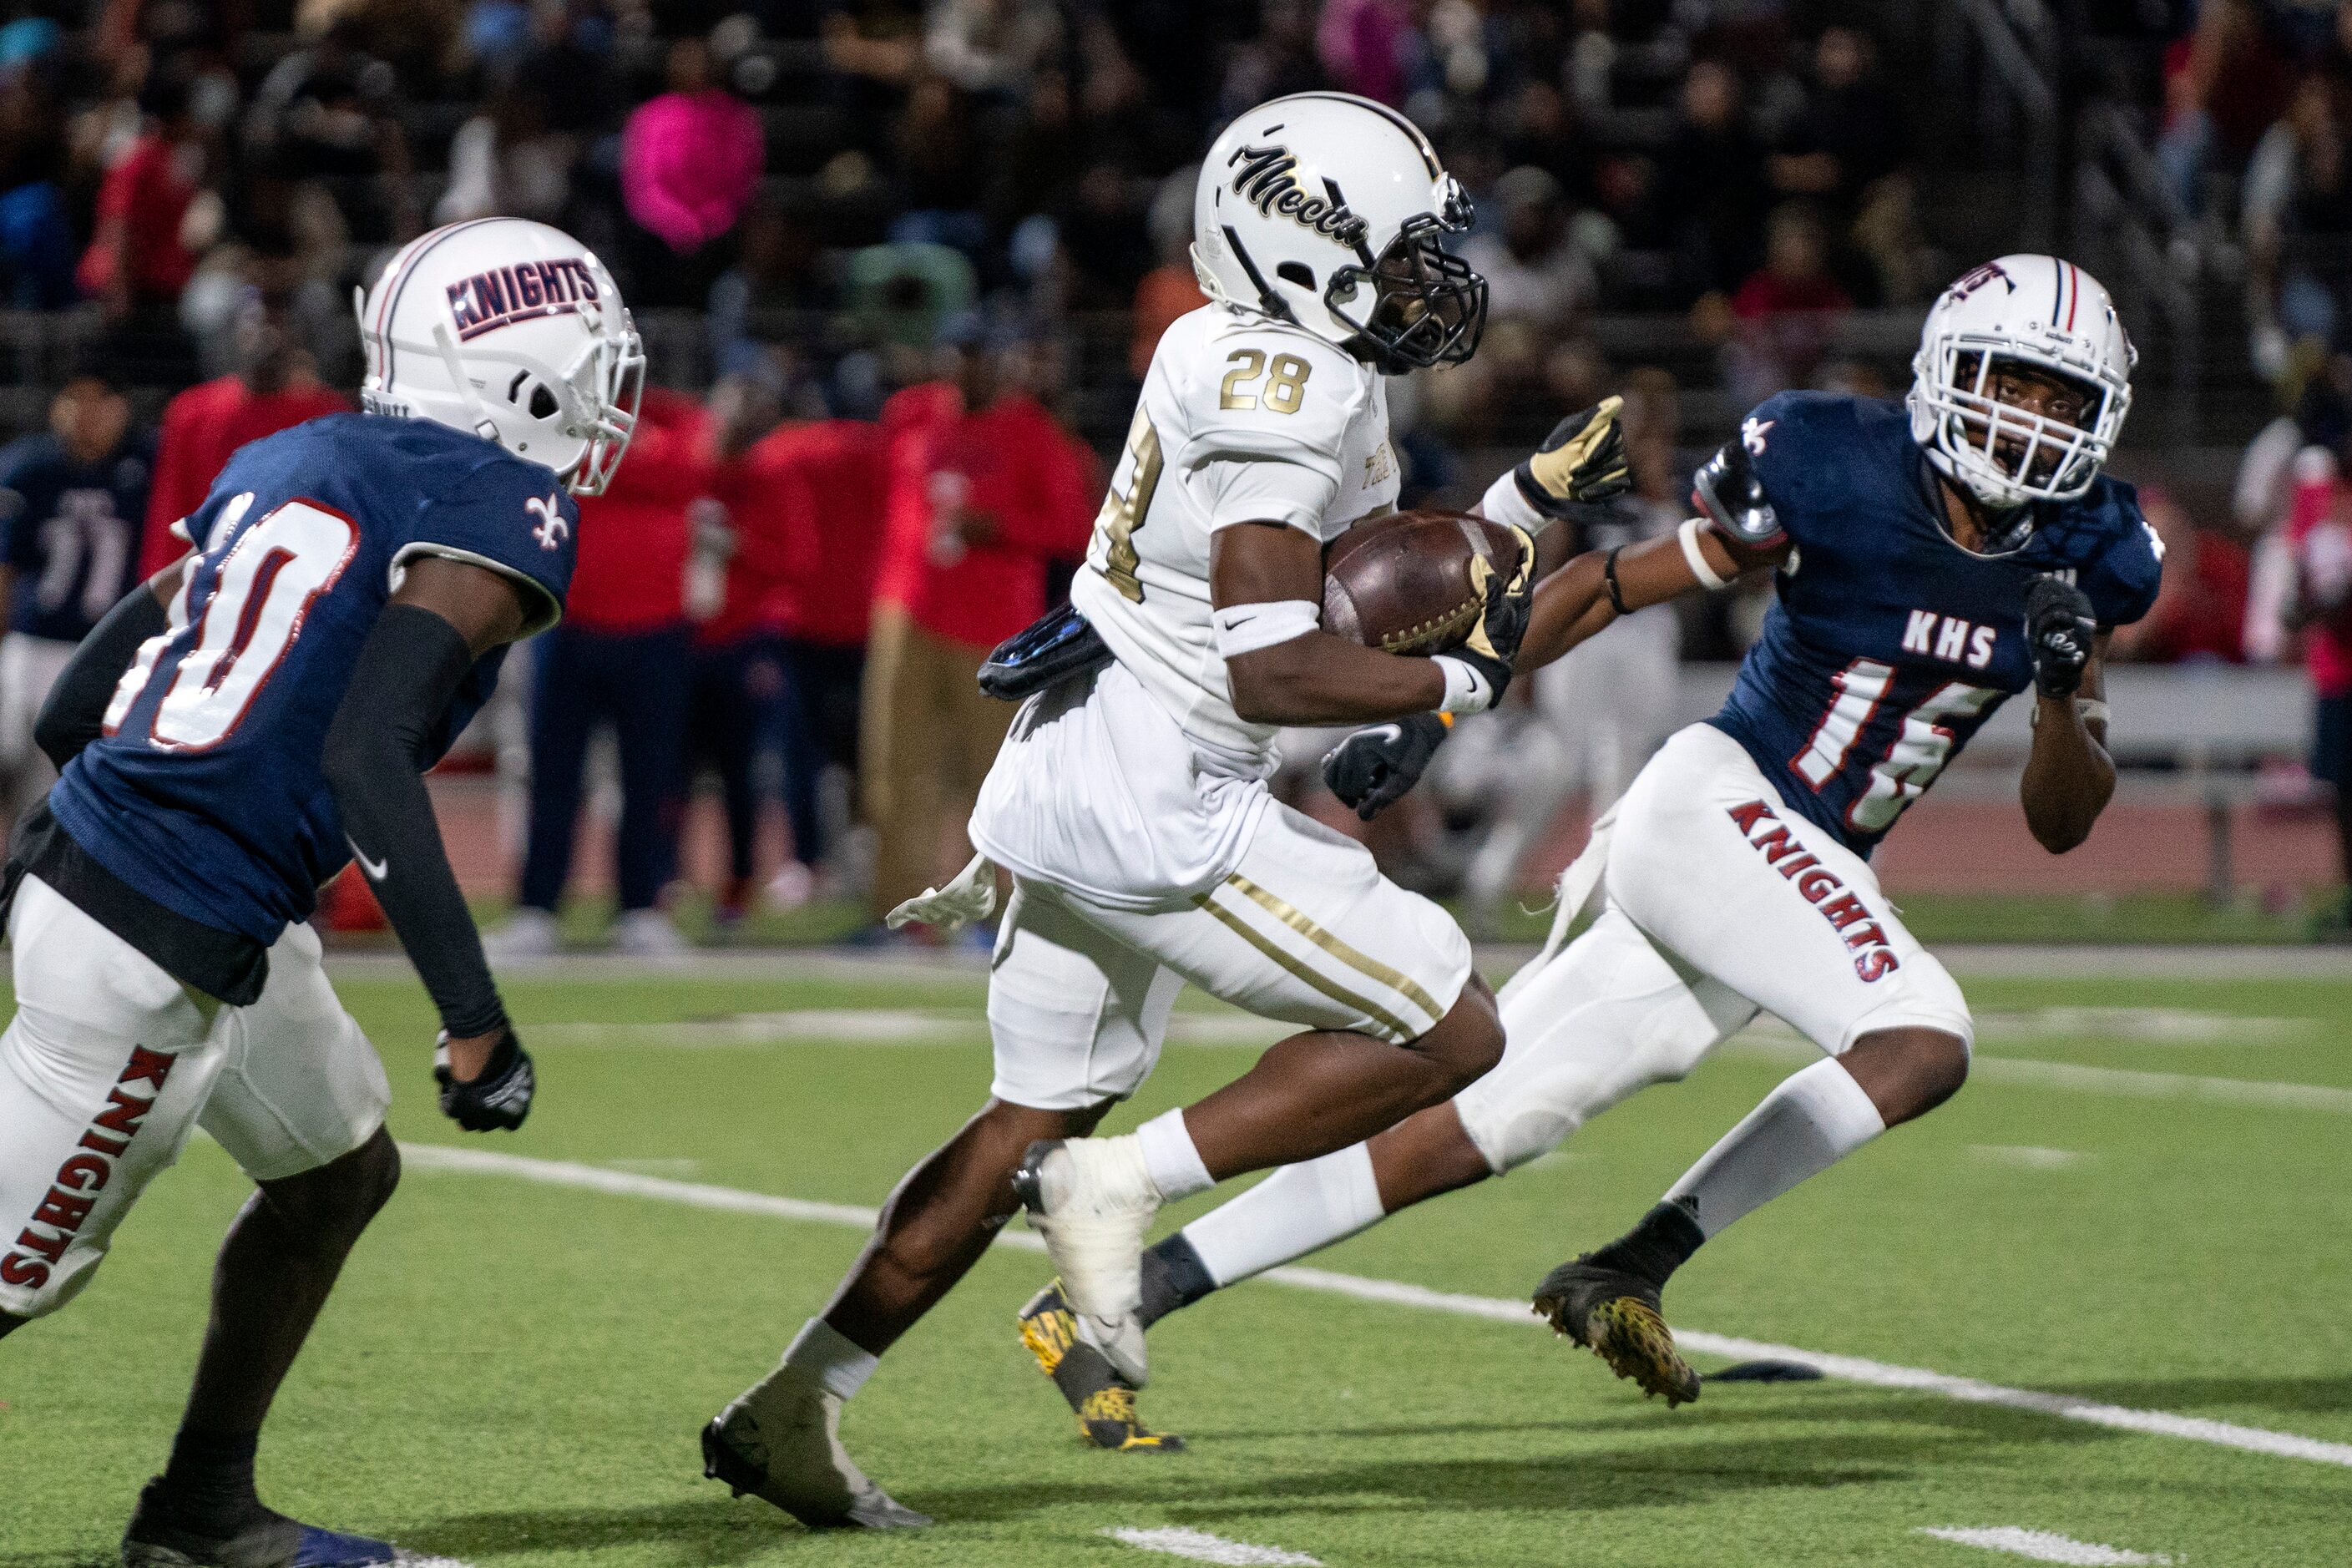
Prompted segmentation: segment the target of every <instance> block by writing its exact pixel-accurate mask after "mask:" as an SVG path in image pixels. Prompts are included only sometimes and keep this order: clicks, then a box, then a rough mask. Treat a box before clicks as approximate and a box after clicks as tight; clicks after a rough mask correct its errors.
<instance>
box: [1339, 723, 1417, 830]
mask: <svg viewBox="0 0 2352 1568" xmlns="http://www.w3.org/2000/svg"><path fill="white" fill-rule="evenodd" d="M1446 733H1447V731H1446V724H1445V721H1444V720H1443V719H1440V718H1439V717H1438V716H1437V715H1436V714H1434V713H1415V714H1414V715H1412V717H1411V718H1409V719H1399V720H1397V721H1394V722H1393V723H1388V724H1375V725H1373V726H1372V727H1371V728H1370V729H1368V730H1359V731H1356V732H1355V733H1354V734H1352V735H1350V736H1349V737H1348V738H1347V739H1346V740H1344V741H1342V742H1339V744H1338V745H1336V746H1334V747H1332V748H1331V749H1330V750H1329V751H1328V752H1324V753H1323V782H1324V783H1325V784H1328V785H1330V786H1331V793H1332V794H1333V795H1338V796H1339V804H1340V805H1344V806H1347V807H1348V808H1349V810H1351V811H1353V812H1354V813H1355V814H1356V815H1357V816H1360V817H1362V818H1363V819H1364V820H1365V821H1366V822H1370V820H1371V819H1372V818H1374V817H1375V816H1379V815H1380V814H1381V812H1383V811H1386V810H1387V809H1388V808H1389V807H1390V806H1391V805H1395V804H1396V803H1397V801H1398V800H1400V799H1401V798H1402V796H1403V795H1404V792H1405V791H1407V790H1409V789H1411V788H1412V786H1413V785H1414V784H1419V783H1420V782H1421V775H1422V771H1423V769H1425V768H1427V767H1428V766H1429V759H1430V758H1432V757H1433V756H1435V755H1437V748H1438V747H1440V746H1442V745H1444V743H1445V736H1446Z"/></svg>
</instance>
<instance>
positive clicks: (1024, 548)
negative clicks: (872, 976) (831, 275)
mask: <svg viewBox="0 0 2352 1568" xmlns="http://www.w3.org/2000/svg"><path fill="white" fill-rule="evenodd" d="M940 339H941V341H940V350H939V354H940V362H941V370H942V373H943V374H942V378H941V379H940V380H938V381H934V382H929V383H926V384H922V385H920V386H911V387H908V389H907V390H906V391H904V392H901V393H899V394H898V395H896V396H894V397H893V398H891V400H890V401H889V402H888V403H887V404H886V405H884V407H883V410H882V424H883V427H884V430H885V431H886V433H887V437H888V440H889V443H890V447H889V489H888V495H887V502H886V504H885V518H886V531H885V539H884V544H883V554H882V566H881V581H880V584H879V586H878V589H877V594H876V603H875V611H874V626H873V636H872V640H871V642H870V644H869V647H868V651H867V657H866V681H865V721H864V752H865V766H864V773H865V787H866V815H867V818H868V820H869V821H871V822H872V824H873V825H874V829H875V834H876V864H875V873H874V893H873V909H874V913H875V914H876V916H877V919H878V918H879V916H880V915H881V914H882V913H883V912H884V911H886V910H889V909H890V908H891V907H892V906H893V905H895V904H897V903H898V902H899V901H901V900H905V899H908V898H911V897H913V896H914V895H915V894H917V893H919V892H921V891H922V890H923V889H924V888H925V887H927V886H929V885H930V884H932V883H934V882H937V881H940V879H942V877H943V876H944V875H945V874H946V873H948V872H949V871H951V870H952V869H953V868H954V867H955V866H957V865H961V863H962V861H963V860H964V859H965V858H967V857H968V856H969V855H970V853H971V850H970V847H969V846H968V845H967V844H965V842H964V837H963V821H964V818H965V817H966V816H969V815H970V814H971V804H972V801H973V799H974V798H975V797H976V796H977V795H978V794H979V790H980V783H981V780H982V778H984V777H985V776H986V775H987V773H988V768H989V764H990V763H992V761H994V759H995V756H996V748H997V746H998V744H999V743H1000V742H1002V741H1003V739H1004V731H1005V726H1006V725H1007V724H1008V723H1009V722H1010V721H1011V720H1012V717H1013V710H1012V709H1011V708H1010V707H1008V706H1007V705H1005V704H1004V703H1002V702H997V701H992V700H990V699H988V698H986V697H983V696H982V695H981V693H980V689H979V686H978V685H977V683H976V682H977V677H978V675H979V672H980V666H981V663H982V660H984V659H985V658H987V657H988V653H989V650H990V649H991V648H992V647H994V646H995V645H996V644H997V643H999V642H1002V641H1003V639H1004V638H1006V637H1011V636H1012V635H1013V633H1015V632H1017V631H1019V630H1021V628H1022V627H1024V626H1027V625H1028V624H1029V623H1030V622H1031V621H1034V620H1035V619H1036V618H1037V617H1038V616H1041V615H1043V614H1044V613H1045V607H1046V606H1045V574H1046V563H1047V562H1048V561H1050V560H1052V559H1055V558H1056V557H1060V558H1069V557H1074V556H1076V555H1077V554H1078V553H1079V552H1081V551H1082V550H1084V549H1085V548H1086V540H1087V528H1088V526H1089V523H1090V522H1091V520H1092V511H1093V508H1092V504H1091V503H1092V500H1093V499H1094V498H1093V497H1091V496H1090V495H1088V494H1087V480H1088V475H1089V465H1088V463H1087V459H1086V458H1085V457H1084V456H1083V455H1082V452H1081V449H1080V448H1079V447H1078V446H1077V444H1076V442H1075V441H1074V440H1073V439H1072V438H1071V437H1069V436H1068V434H1067V433H1066V432H1065V431H1064V430H1063V428H1062V426H1060V425H1059V424H1058V423H1057V422H1056V421H1055V418H1054V416H1052V415H1051V414H1050V413H1048V412H1046V410H1045V407H1044V405H1041V404H1039V403H1038V402H1037V400H1036V399H1035V398H1034V397H1033V396H1031V395H1029V393H1028V392H1027V391H1026V390H1024V388H1023V387H1022V386H1021V385H1020V384H1019V383H1018V382H1017V381H1016V380H1015V379H1014V378H1013V376H1011V375H1008V374H1006V372H1007V370H1008V368H1011V367H1012V366H1013V365H1016V364H1017V363H1018V360H1019V356H1018V353H1017V345H1013V344H1009V343H1004V342H987V341H984V333H983V329H982V326H981V324H980V323H979V321H977V320H976V319H975V318H970V317H966V318H962V319H960V320H955V321H950V322H949V323H948V325H947V326H946V327H944V328H943V329H942V330H941V332H940ZM950 839H952V840H953V848H952V850H950V848H949V845H948V841H949V840H950Z"/></svg>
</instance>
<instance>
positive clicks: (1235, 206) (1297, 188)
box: [1192, 92, 1486, 374]
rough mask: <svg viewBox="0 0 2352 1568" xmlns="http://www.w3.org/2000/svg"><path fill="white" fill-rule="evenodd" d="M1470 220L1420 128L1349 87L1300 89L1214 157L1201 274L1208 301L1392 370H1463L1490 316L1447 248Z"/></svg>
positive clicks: (1196, 265) (1204, 202)
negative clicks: (1291, 326)
mask: <svg viewBox="0 0 2352 1568" xmlns="http://www.w3.org/2000/svg"><path fill="white" fill-rule="evenodd" d="M1470 221H1471V212H1470V198H1469V197H1468V196H1466V195H1464V194H1463V190H1462V187H1461V185H1460V184H1457V183H1456V182H1455V180H1454V176H1453V175H1451V174H1447V173H1446V172H1445V169H1444V165H1443V164H1441V163H1439V162H1438V161H1437V153H1436V150H1435V149H1434V148H1433V147H1431V146H1430V144H1429V138H1427V137H1426V136H1423V134H1422V133H1421V132H1420V131H1419V129H1417V128H1416V127H1415V126H1414V125H1413V123H1412V121H1410V120H1407V119H1406V118H1405V117H1404V116H1403V115H1402V114H1399V113H1398V112H1397V111H1396V110H1393V109H1391V108H1389V107H1387V106H1386V105H1384V104H1380V103H1375V102H1373V101H1372V100H1370V99H1367V98H1356V97H1352V96H1350V95H1349V94H1347V93H1344V92H1300V93H1293V94H1291V95H1290V96H1289V97H1287V98H1277V99H1274V100H1271V101H1269V102H1265V103H1262V104H1260V105H1258V106H1257V107H1256V108H1255V109H1253V110H1250V111H1249V112H1248V113H1247V114H1244V115H1243V116H1242V117H1241V118H1240V119H1238V120H1236V121H1234V122H1233V123H1232V124H1231V125H1229V126H1227V127H1226V128H1225V131H1224V133H1223V135H1221V136H1219V137H1218V138H1217V140H1216V142H1215V144H1214V145H1213V146H1212V147H1211V148H1210V149H1209V153H1208V156H1207V158H1206V159H1205V160H1204V161H1203V162H1202V165H1201V178H1200V184H1198V185H1197V186H1196V187H1195V188H1194V191H1193V196H1192V269H1193V271H1194V272H1195V273H1196V274H1198V276H1199V278H1200V279H1201V288H1202V291H1203V292H1205V293H1206V294H1207V295H1208V296H1209V297H1210V298H1211V299H1213V300H1219V301H1221V302H1223V303H1224V304H1227V305H1230V306H1233V307H1234V308H1236V309H1239V310H1254V311H1257V312H1259V313H1261V314H1264V315H1266V316H1270V317H1272V318H1274V319H1275V320H1276V321H1290V322H1293V323H1295V324H1297V325H1298V326H1301V327H1304V328H1305V329H1306V330H1307V331H1310V332H1313V333H1314V334H1315V335H1316V336H1317V337H1319V338H1323V339H1326V340H1328V342H1332V343H1335V344H1337V345H1338V346H1339V347H1340V348H1341V349H1344V350H1345V351H1347V352H1348V353H1351V354H1353V355H1354V356H1355V357H1356V358H1358V359H1360V360H1362V361H1364V362H1366V363H1370V364H1371V365H1373V366H1375V367H1377V368H1378V369H1380V370H1382V371H1385V372H1388V373H1390V374H1398V373H1401V372H1402V371H1406V370H1412V369H1414V368H1416V367H1421V366H1426V365H1433V364H1454V363H1460V362H1461V361H1463V360H1466V359H1468V358H1469V357H1470V355H1471V353H1473V352H1474V351H1475V350H1476V348H1477V346H1478V335H1479V333H1480V331H1482V330H1483V329H1484V327H1485V325H1486V279H1483V278H1481V277H1479V276H1478V274H1477V273H1476V272H1475V271H1474V270H1473V269H1472V268H1471V267H1470V265H1469V263H1467V262H1465V261H1464V260H1463V259H1462V258H1460V257H1458V256H1455V255H1453V254H1452V253H1450V252H1448V251H1447V250H1446V249H1445V247H1444V243H1443V242H1444V238H1445V237H1447V236H1449V235H1458V234H1461V233H1463V232H1465V230H1467V229H1468V228H1469V226H1470Z"/></svg>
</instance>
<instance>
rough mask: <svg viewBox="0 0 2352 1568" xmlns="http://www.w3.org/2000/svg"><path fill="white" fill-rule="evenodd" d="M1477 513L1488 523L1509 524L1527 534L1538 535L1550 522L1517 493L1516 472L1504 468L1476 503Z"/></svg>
mask: <svg viewBox="0 0 2352 1568" xmlns="http://www.w3.org/2000/svg"><path fill="white" fill-rule="evenodd" d="M1478 511H1479V515H1481V516H1482V517H1484V518H1486V521H1488V522H1500V523H1506V524H1510V525H1512V526H1516V527H1518V528H1524V529H1526V530H1527V531H1528V532H1529V533H1540V532H1541V531H1543V528H1544V525H1545V524H1546V523H1549V521H1551V519H1549V518H1548V517H1546V516H1545V515H1544V514H1543V513H1541V512H1539V511H1538V510H1536V509H1535V508H1534V506H1532V505H1531V504H1529V502H1528V498H1527V497H1526V496H1524V495H1522V494H1520V493H1519V480H1518V471H1517V469H1515V468H1505V469H1504V470H1503V477H1502V478H1501V479H1496V481H1495V482H1494V483H1493V484H1491V485H1488V486H1487V487H1486V495H1485V496H1484V497H1483V498H1481V499H1480V500H1479V502H1478Z"/></svg>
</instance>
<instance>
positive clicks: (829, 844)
mask: <svg viewBox="0 0 2352 1568" xmlns="http://www.w3.org/2000/svg"><path fill="white" fill-rule="evenodd" d="M738 472H739V475H740V478H739V480H738V483H737V486H736V490H737V499H735V500H733V501H732V505H733V508H734V510H735V511H736V513H737V515H738V516H739V517H746V516H750V515H751V514H753V513H755V512H757V513H761V514H767V515H765V516H763V517H762V520H761V521H760V522H759V523H758V524H757V525H756V526H759V527H761V528H763V529H766V530H768V531H771V533H772V536H773V537H775V538H777V539H779V540H780V541H782V554H783V556H784V558H785V559H786V560H787V561H788V562H789V563H790V565H789V567H788V568H787V569H786V570H785V571H784V572H783V573H782V574H781V575H779V576H778V578H777V579H776V580H775V582H774V583H773V584H772V589H771V595H770V599H769V605H768V610H767V618H768V622H769V624H770V625H772V626H773V627H774V629H775V632H776V636H777V643H776V652H777V656H778V658H780V659H781V660H782V668H783V674H784V681H783V690H782V693H781V696H780V700H779V709H778V713H777V722H778V742H779V747H780V750H781V752H782V757H781V761H782V773H783V777H782V784H783V795H784V812H785V816H786V819H787V821H788V822H789V824H790V826H791V830H792V847H791V849H790V851H789V852H788V854H787V856H786V858H785V859H784V861H783V863H782V865H781V866H779V867H778V868H777V869H776V872H775V874H774V875H773V876H772V878H771V879H770V880H769V883H768V889H767V896H768V900H769V902H770V903H772V904H774V905H776V906H778V907H780V908H784V909H796V908H798V907H799V906H801V905H803V904H804V903H806V902H808V901H809V900H810V899H812V898H814V897H816V896H818V895H819V894H822V893H832V892H845V891H852V890H862V889H864V887H865V886H866V884H867V883H868V882H870V880H871V879H872V876H873V866H872V859H873V853H872V844H871V839H872V835H871V834H870V832H869V833H867V834H866V835H865V839H866V846H865V850H864V852H863V854H862V855H848V856H846V857H845V854H844V851H845V847H847V845H848V843H849V841H850V837H851V833H850V830H851V826H852V819H853V818H854V817H855V816H856V802H857V800H858V798H859V790H858V787H857V781H858V773H857V767H858V750H859V747H858V721H859V710H860V707H861V702H860V694H861V691H862V689H863V686H864V683H865V673H866V632H867V627H868V626H869V624H870V623H871V621H872V619H873V615H874V594H875V588H876V584H877V581H878V578H879V575H880V572H881V565H882V552H883V542H884V527H885V523H884V518H885V506H886V500H885V498H886V495H887V443H886V440H885V437H883V435H882V433H881V431H880V430H879V428H878V427H877V426H874V425H870V424H867V423H866V422H865V421H863V420H856V419H822V420H814V421H810V422H807V423H804V424H793V425H786V426H782V428H780V429H778V430H776V431H774V432H772V434H770V435H769V436H767V437H765V438H764V439H762V440H761V441H759V442H757V443H756V444H754V445H753V446H752V447H751V450H749V451H748V452H746V453H744V455H743V457H742V459H741V461H740V464H739V465H738ZM845 859H846V860H847V861H848V862H850V863H843V862H844V861H845Z"/></svg>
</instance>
